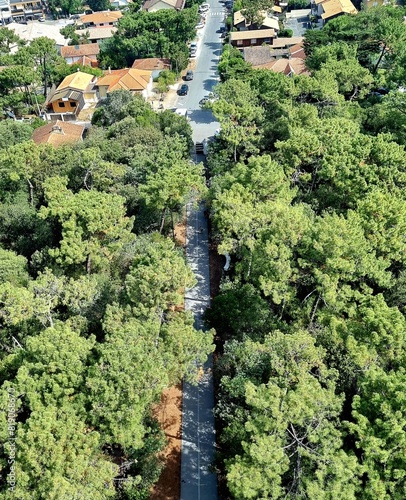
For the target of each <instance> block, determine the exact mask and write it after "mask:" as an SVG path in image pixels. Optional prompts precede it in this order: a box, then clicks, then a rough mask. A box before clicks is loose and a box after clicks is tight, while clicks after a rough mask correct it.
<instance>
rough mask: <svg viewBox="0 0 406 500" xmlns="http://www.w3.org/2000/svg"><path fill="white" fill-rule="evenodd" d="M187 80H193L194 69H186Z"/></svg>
mask: <svg viewBox="0 0 406 500" xmlns="http://www.w3.org/2000/svg"><path fill="white" fill-rule="evenodd" d="M185 80H186V81H187V82H190V81H191V80H193V71H192V70H191V69H188V70H187V71H186V75H185Z"/></svg>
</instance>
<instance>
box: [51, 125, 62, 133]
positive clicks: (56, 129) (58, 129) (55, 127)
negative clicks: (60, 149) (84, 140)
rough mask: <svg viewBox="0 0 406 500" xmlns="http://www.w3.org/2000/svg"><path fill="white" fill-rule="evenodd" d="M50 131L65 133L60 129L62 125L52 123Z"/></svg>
mask: <svg viewBox="0 0 406 500" xmlns="http://www.w3.org/2000/svg"><path fill="white" fill-rule="evenodd" d="M52 132H56V133H57V134H62V135H65V134H64V131H63V130H62V127H60V126H59V125H54V126H53V127H52Z"/></svg>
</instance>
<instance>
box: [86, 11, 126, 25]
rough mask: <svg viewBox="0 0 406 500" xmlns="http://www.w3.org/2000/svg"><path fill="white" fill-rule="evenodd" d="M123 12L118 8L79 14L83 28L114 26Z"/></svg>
mask: <svg viewBox="0 0 406 500" xmlns="http://www.w3.org/2000/svg"><path fill="white" fill-rule="evenodd" d="M122 17H123V14H122V13H121V12H120V11H119V10H107V11H102V12H93V13H92V14H85V15H84V16H80V21H81V22H82V23H83V27H84V28H109V27H111V26H116V25H117V22H118V20H119V19H120V18H122Z"/></svg>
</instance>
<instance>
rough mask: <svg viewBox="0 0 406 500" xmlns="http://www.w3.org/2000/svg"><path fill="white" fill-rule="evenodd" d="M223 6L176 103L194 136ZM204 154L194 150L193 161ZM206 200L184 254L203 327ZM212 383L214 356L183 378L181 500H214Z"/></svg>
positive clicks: (212, 124) (192, 214)
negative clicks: (195, 377)
mask: <svg viewBox="0 0 406 500" xmlns="http://www.w3.org/2000/svg"><path fill="white" fill-rule="evenodd" d="M223 19H224V8H223V6H222V5H221V4H220V3H219V2H218V1H212V3H211V8H210V11H209V12H208V15H207V20H206V26H205V28H204V29H202V30H199V32H200V33H199V42H198V50H197V60H196V66H195V68H196V69H195V71H194V79H193V81H191V82H188V84H189V93H188V95H187V96H184V97H179V98H178V103H177V107H178V108H187V109H188V114H189V117H190V118H191V126H192V129H193V140H194V142H202V141H203V139H205V138H208V137H211V136H213V135H214V133H215V131H216V129H217V128H218V127H219V124H218V123H217V122H216V121H215V120H214V117H213V115H212V113H211V112H210V111H207V110H201V109H200V107H199V101H200V99H201V98H202V97H204V96H205V95H207V94H208V93H210V92H211V91H212V89H213V87H214V86H215V85H216V84H217V83H218V76H217V64H218V60H219V57H220V54H221V49H222V43H221V39H220V36H219V33H217V30H218V29H219V27H220V25H221V24H223ZM203 159H204V158H203V157H197V156H195V160H196V161H200V160H203ZM204 208H205V207H204V205H203V204H200V205H199V207H198V208H197V209H195V208H194V207H193V206H192V205H189V206H188V211H187V229H186V244H187V247H186V256H187V261H188V263H189V264H190V266H191V267H192V269H193V272H194V273H195V275H196V278H197V281H198V282H197V285H196V286H195V287H194V288H193V289H192V290H187V291H186V294H185V307H186V309H187V310H190V311H192V312H193V314H194V317H195V326H196V327H197V328H202V326H203V325H202V321H201V316H202V313H203V312H204V310H205V308H206V307H207V306H208V304H209V301H210V269H209V250H208V227H207V218H206V216H205V214H204ZM213 410H214V388H213V375H212V359H211V358H210V359H209V360H208V362H207V363H206V365H205V366H204V373H203V374H202V377H201V379H200V382H199V385H198V386H192V385H190V384H188V383H184V384H183V408H182V411H183V416H182V457H181V500H195V499H198V500H216V498H217V478H216V475H215V474H214V473H212V472H211V470H210V466H211V464H212V463H213V459H214V454H215V428H214V413H213Z"/></svg>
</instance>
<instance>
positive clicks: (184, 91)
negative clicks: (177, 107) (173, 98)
mask: <svg viewBox="0 0 406 500" xmlns="http://www.w3.org/2000/svg"><path fill="white" fill-rule="evenodd" d="M188 92H189V87H188V86H187V85H186V83H184V84H183V85H181V86H180V88H179V89H178V95H187V93H188Z"/></svg>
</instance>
